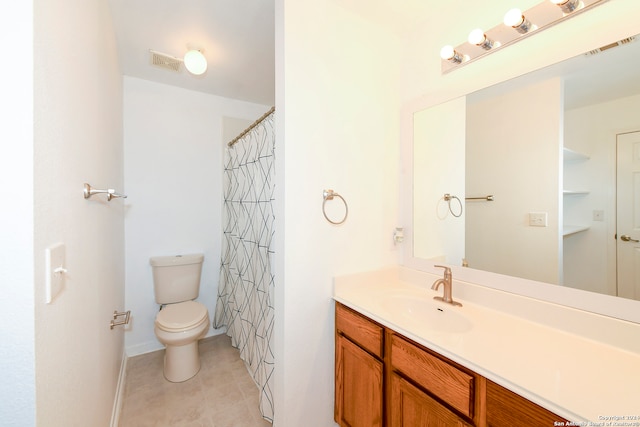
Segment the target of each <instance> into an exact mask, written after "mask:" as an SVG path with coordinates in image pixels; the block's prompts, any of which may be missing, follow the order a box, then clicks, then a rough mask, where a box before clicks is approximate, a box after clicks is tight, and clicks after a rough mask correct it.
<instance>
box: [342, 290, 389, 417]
mask: <svg viewBox="0 0 640 427" xmlns="http://www.w3.org/2000/svg"><path fill="white" fill-rule="evenodd" d="M383 357H384V329H383V328H382V326H380V325H378V324H376V323H375V322H372V321H371V320H369V319H367V318H366V317H364V316H362V315H361V314H359V313H356V312H355V311H353V310H351V309H349V308H347V307H345V306H343V305H341V304H340V303H336V365H335V407H334V408H335V409H334V410H335V412H334V419H335V421H336V422H337V423H338V424H339V425H340V426H343V427H347V426H348V427H379V426H382V425H384V423H383V417H384V412H383V407H384V405H383V404H384V401H383V398H384V390H383V387H384V381H383V372H384V369H383V367H384V363H383Z"/></svg>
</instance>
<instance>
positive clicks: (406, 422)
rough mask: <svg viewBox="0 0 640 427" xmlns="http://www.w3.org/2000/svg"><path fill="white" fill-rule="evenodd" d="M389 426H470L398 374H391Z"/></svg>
mask: <svg viewBox="0 0 640 427" xmlns="http://www.w3.org/2000/svg"><path fill="white" fill-rule="evenodd" d="M389 402H390V408H389V411H390V413H389V422H390V424H389V427H452V426H454V427H468V426H470V424H467V423H466V422H465V421H464V420H462V419H461V418H460V417H458V416H457V415H456V414H454V413H453V412H451V411H450V410H448V409H447V408H445V407H444V406H442V405H441V404H440V403H438V402H437V401H436V400H434V399H432V398H431V397H430V396H429V395H428V394H426V393H425V392H423V391H422V390H420V389H419V388H417V387H415V386H414V385H412V384H411V383H409V382H408V381H406V380H405V379H404V378H402V377H401V376H399V375H397V374H392V375H391V396H390V399H389Z"/></svg>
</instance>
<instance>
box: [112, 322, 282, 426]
mask: <svg viewBox="0 0 640 427" xmlns="http://www.w3.org/2000/svg"><path fill="white" fill-rule="evenodd" d="M163 358H164V350H162V351H156V352H153V353H148V354H143V355H140V356H135V357H132V358H131V359H129V361H128V362H127V377H126V381H125V390H124V399H123V403H122V409H121V412H120V422H119V426H120V427H132V426H134V427H144V426H181V427H268V426H271V423H269V422H267V421H265V420H263V419H262V416H261V415H260V410H259V409H258V388H257V387H256V385H255V383H254V382H253V379H252V378H251V377H250V375H249V373H248V372H247V369H246V367H245V365H244V362H243V361H242V360H240V356H239V354H238V350H237V349H235V348H233V347H232V346H231V339H230V338H229V337H228V336H226V335H217V336H215V337H210V338H206V339H204V340H201V341H200V360H201V364H202V367H201V368H200V372H198V374H197V375H196V376H195V377H193V378H191V379H190V380H188V381H185V382H183V383H171V382H169V381H167V380H166V379H165V378H164V376H163V375H162V364H163Z"/></svg>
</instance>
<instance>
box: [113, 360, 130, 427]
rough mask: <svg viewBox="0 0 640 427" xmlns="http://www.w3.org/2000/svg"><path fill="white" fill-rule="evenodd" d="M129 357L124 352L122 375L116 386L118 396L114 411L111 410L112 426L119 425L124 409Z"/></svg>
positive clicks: (121, 367)
mask: <svg viewBox="0 0 640 427" xmlns="http://www.w3.org/2000/svg"><path fill="white" fill-rule="evenodd" d="M127 360H129V358H128V357H127V353H126V352H124V351H123V352H122V363H121V364H120V375H118V385H117V386H116V396H115V400H114V402H113V411H112V412H111V427H118V422H119V421H120V410H121V409H122V401H123V397H124V386H125V381H126V380H127Z"/></svg>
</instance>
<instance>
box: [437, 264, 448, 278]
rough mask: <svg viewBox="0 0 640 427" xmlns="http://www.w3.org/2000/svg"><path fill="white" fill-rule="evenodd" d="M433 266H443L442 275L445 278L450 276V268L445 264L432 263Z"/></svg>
mask: <svg viewBox="0 0 640 427" xmlns="http://www.w3.org/2000/svg"><path fill="white" fill-rule="evenodd" d="M434 267H438V268H444V277H445V279H446V278H448V277H451V269H450V268H449V267H447V266H446V265H434Z"/></svg>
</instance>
